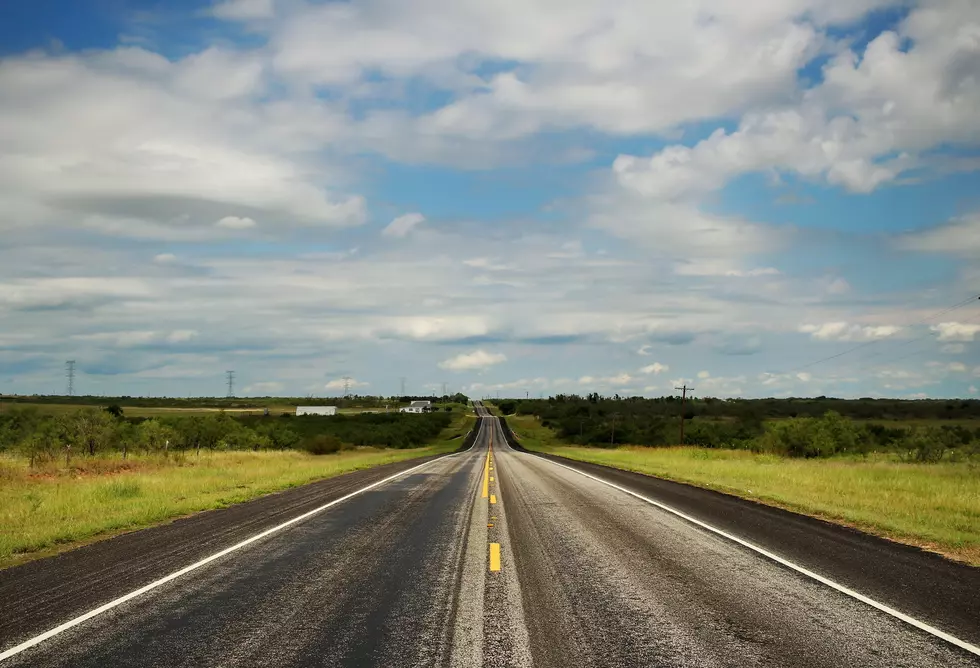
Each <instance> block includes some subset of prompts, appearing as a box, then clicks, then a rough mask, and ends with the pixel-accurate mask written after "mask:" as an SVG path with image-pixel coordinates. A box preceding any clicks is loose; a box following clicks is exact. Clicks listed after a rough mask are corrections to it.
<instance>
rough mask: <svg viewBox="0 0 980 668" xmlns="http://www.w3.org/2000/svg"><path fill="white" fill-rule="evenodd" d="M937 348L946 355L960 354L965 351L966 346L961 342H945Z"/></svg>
mask: <svg viewBox="0 0 980 668" xmlns="http://www.w3.org/2000/svg"><path fill="white" fill-rule="evenodd" d="M939 350H940V352H944V353H946V354H947V355H960V354H962V353H964V352H965V351H966V346H964V345H963V344H962V343H947V344H946V345H945V346H943V347H942V348H940V349H939Z"/></svg>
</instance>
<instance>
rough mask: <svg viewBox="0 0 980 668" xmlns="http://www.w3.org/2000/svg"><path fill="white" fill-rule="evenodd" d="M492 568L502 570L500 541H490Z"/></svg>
mask: <svg viewBox="0 0 980 668" xmlns="http://www.w3.org/2000/svg"><path fill="white" fill-rule="evenodd" d="M490 570H491V571H499V570H500V543H490Z"/></svg>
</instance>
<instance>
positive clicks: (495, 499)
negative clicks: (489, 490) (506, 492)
mask: <svg viewBox="0 0 980 668" xmlns="http://www.w3.org/2000/svg"><path fill="white" fill-rule="evenodd" d="M490 503H497V495H496V494H491V495H490Z"/></svg>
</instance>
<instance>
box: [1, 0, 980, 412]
mask: <svg viewBox="0 0 980 668" xmlns="http://www.w3.org/2000/svg"><path fill="white" fill-rule="evenodd" d="M3 11H4V16H3V20H2V21H0V87H2V89H3V90H4V95H3V97H2V98H0V231H2V232H3V234H2V235H0V318H2V322H3V323H4V327H3V328H2V329H0V392H2V393H18V392H19V393H59V392H62V391H63V390H64V386H65V383H64V377H63V368H64V362H65V360H67V359H75V360H76V361H77V363H78V369H79V374H78V378H77V380H76V387H77V388H78V391H80V392H84V393H93V394H102V393H104V394H131V395H158V394H166V395H182V396H186V395H213V394H221V393H222V392H223V389H224V372H225V370H226V369H234V370H235V371H236V372H237V377H238V385H237V388H238V393H239V394H241V395H265V394H287V395H316V396H321V395H323V396H332V395H337V394H338V393H339V392H340V391H341V388H342V386H343V382H342V380H341V378H342V377H343V376H350V377H352V378H353V379H354V382H355V387H356V389H357V390H358V391H360V392H365V393H378V394H390V393H394V392H397V391H398V390H399V388H400V385H401V381H400V379H401V378H402V377H404V378H406V386H407V389H408V390H409V391H411V392H413V393H425V392H429V391H431V390H433V389H437V388H441V386H442V384H443V383H446V384H448V386H449V387H450V388H452V389H453V390H462V391H464V392H467V393H469V394H471V395H473V396H481V395H483V394H495V393H497V392H500V393H501V394H502V395H508V394H510V395H515V396H517V395H524V394H525V393H527V394H530V395H532V396H537V395H539V394H544V395H548V394H551V393H556V392H579V393H585V392H591V391H599V392H602V393H606V394H612V393H617V392H618V393H620V394H643V395H648V396H657V395H662V394H665V393H672V392H673V387H674V386H675V385H677V384H680V383H684V382H687V383H689V384H691V383H693V384H694V385H695V386H696V387H697V393H698V394H701V395H713V396H722V397H728V396H807V395H835V396H897V397H919V396H921V397H927V396H928V397H932V396H936V397H970V396H977V395H978V389H977V388H978V386H980V301H978V300H976V299H975V297H976V296H977V295H978V294H980V260H978V258H980V195H978V194H977V193H980V187H978V186H980V178H978V174H977V169H978V168H980V151H978V149H980V117H978V116H977V114H976V109H977V108H980V75H978V71H980V47H978V46H977V43H976V40H975V39H974V38H973V37H971V36H972V35H975V34H976V31H977V30H978V29H980V7H978V6H977V5H976V3H973V2H969V0H923V1H922V2H907V1H902V2H892V1H889V0H858V1H855V2H850V3H837V2H827V1H826V0H792V1H791V2H786V1H784V0H778V1H777V0H764V1H761V2H755V3H742V2H735V1H734V0H702V1H700V2H698V3H684V4H678V3H672V2H649V1H647V0H643V1H641V0H635V1H634V0H622V1H621V2H616V3H609V2H599V1H598V0H569V2H567V3H562V4H560V5H555V4H554V3H539V2H526V1H522V2H517V1H516V0H515V1H513V2H510V1H507V2H503V3H485V2H479V1H477V0H455V1H454V2H446V1H445V0H399V1H397V2H396V1H395V0H354V1H351V2H345V3H322V2H308V1H306V0H222V1H220V2H217V1H215V2H211V1H208V0H203V1H199V2H191V1H189V0H183V1H181V2H166V3H164V2H159V1H149V0H147V1H141V2H136V1H134V0H92V1H90V2H67V1H61V0H58V1H56V0H39V1H38V2H32V3H15V4H14V5H12V6H11V7H7V8H5V9H4V10H3ZM971 296H973V297H974V300H973V301H970V299H969V298H970V297H971ZM954 305H956V308H954V309H952V310H949V311H947V312H945V313H942V314H941V315H937V314H939V313H940V312H942V311H944V310H946V309H947V308H949V307H951V306H954ZM862 344H868V345H862ZM858 346H860V347H858ZM846 351H849V352H846ZM842 352H846V354H844V355H842V356H840V357H836V358H833V359H828V358H831V357H833V356H835V355H837V354H838V353H842ZM814 362H817V363H816V364H813V363H814Z"/></svg>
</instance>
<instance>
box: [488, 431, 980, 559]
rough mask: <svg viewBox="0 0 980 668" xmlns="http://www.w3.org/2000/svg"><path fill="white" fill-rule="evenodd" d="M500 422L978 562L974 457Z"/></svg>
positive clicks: (566, 449)
mask: <svg viewBox="0 0 980 668" xmlns="http://www.w3.org/2000/svg"><path fill="white" fill-rule="evenodd" d="M507 421H508V424H509V425H510V426H511V428H512V429H513V430H514V432H515V433H516V434H517V436H518V437H519V439H520V441H521V444H522V445H523V446H524V447H526V448H528V449H529V450H535V451H538V452H545V453H550V454H555V455H561V456H563V457H568V458H570V459H576V460H580V461H586V462H592V463H595V464H605V465H607V466H613V467H616V468H621V469H626V470H630V471H637V472H640V473H646V474H648V475H654V476H658V477H661V478H667V479H671V480H677V481H680V482H686V483H692V484H695V485H698V486H700V487H707V488H709V489H715V490H718V491H721V492H726V493H729V494H734V495H736V496H740V497H743V498H747V499H753V500H755V501H760V502H762V503H767V504H769V505H774V506H778V507H780V508H785V509H787V510H792V511H795V512H800V513H805V514H807V515H812V516H815V517H820V518H822V519H826V520H829V521H832V522H836V523H839V524H844V525H847V526H853V527H855V528H858V529H861V530H863V531H867V532H870V533H873V534H876V535H879V536H884V537H887V538H890V539H893V540H896V541H900V542H903V543H907V544H911V545H917V546H920V547H924V548H926V549H929V550H933V551H935V552H939V553H941V554H944V555H946V556H948V557H951V558H954V559H957V560H960V561H964V562H967V563H970V564H973V565H975V566H980V467H977V466H976V465H974V464H966V463H958V464H952V463H940V464H907V463H902V462H898V461H896V460H894V459H893V458H892V457H890V456H887V455H879V456H875V457H869V458H867V459H858V458H849V459H845V458H833V459H823V460H816V459H788V458H783V457H778V456H774V455H766V454H755V453H752V452H748V451H744V450H709V449H703V448H693V447H673V448H645V447H635V446H623V447H619V448H614V449H602V448H588V447H577V446H568V445H564V444H562V443H561V442H560V441H558V439H557V438H556V437H555V435H554V433H553V432H552V431H551V430H550V429H547V428H544V427H541V426H540V425H539V424H538V423H537V421H536V420H535V419H534V418H528V417H510V418H508V420H507Z"/></svg>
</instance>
